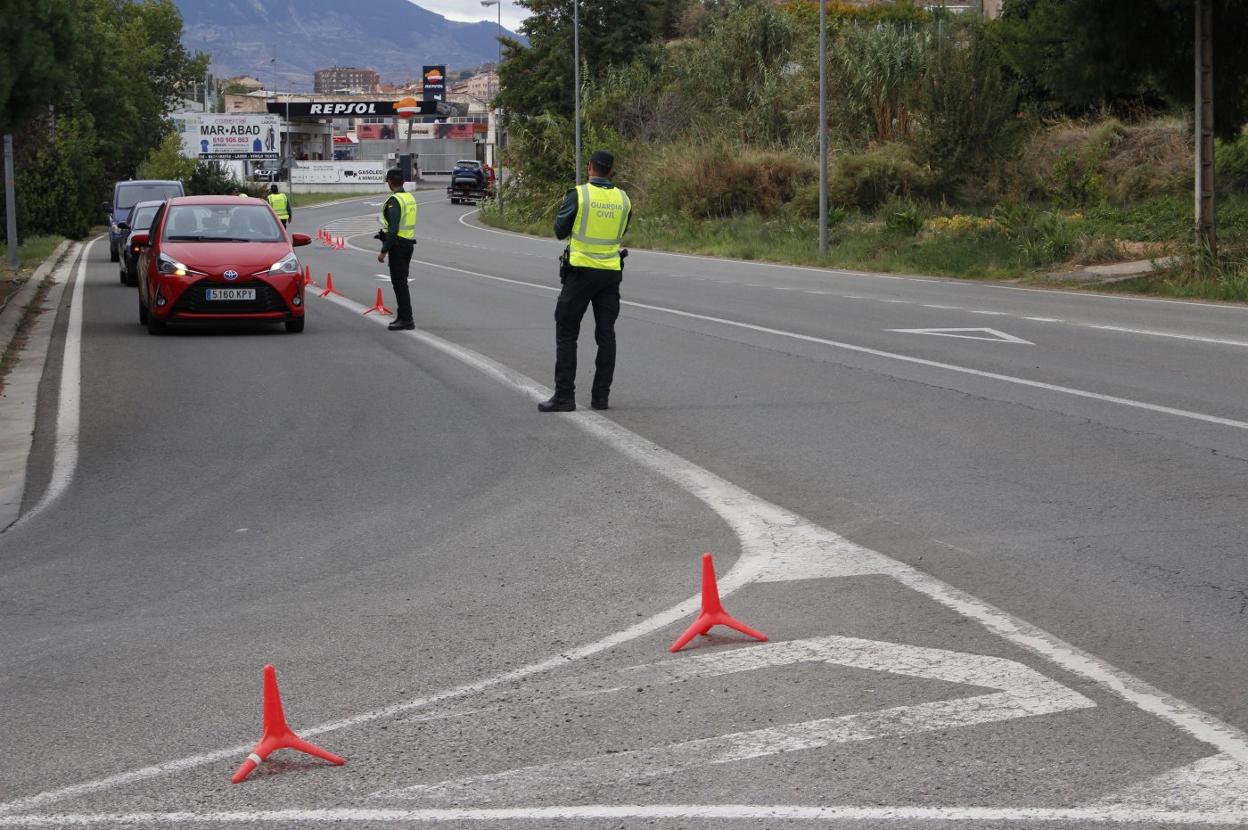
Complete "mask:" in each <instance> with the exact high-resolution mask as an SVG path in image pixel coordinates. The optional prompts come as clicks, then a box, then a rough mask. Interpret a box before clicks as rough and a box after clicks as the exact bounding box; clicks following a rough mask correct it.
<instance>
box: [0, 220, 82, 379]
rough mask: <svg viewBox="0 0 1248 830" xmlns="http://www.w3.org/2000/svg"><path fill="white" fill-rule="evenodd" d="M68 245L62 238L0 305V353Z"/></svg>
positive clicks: (7, 347)
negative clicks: (6, 300) (15, 291)
mask: <svg viewBox="0 0 1248 830" xmlns="http://www.w3.org/2000/svg"><path fill="white" fill-rule="evenodd" d="M69 245H70V242H69V240H68V239H65V240H62V241H61V244H60V245H57V246H56V250H54V251H52V253H50V254H48V258H47V259H45V260H44V261H43V263H42V264H41V265H40V266H39V267H38V268H36V269H35V273H34V274H32V275H31V276H30V279H28V280H26V282H25V284H23V285H22V287H21V288H19V289H18V290H17V293H16V294H14V295H13V296H11V297H9V300H8V302H6V303H5V304H4V305H3V306H0V354H4V353H5V352H6V351H8V349H9V345H10V344H11V343H12V342H13V336H14V335H16V334H17V327H18V324H20V323H21V322H22V315H23V313H24V312H25V310H26V306H28V305H30V301H31V299H32V298H33V297H34V296H35V292H36V291H38V290H39V284H40V283H41V282H43V281H44V279H45V278H46V277H47V276H48V273H49V272H50V271H51V270H52V269H53V268H54V267H56V264H57V263H58V262H60V261H61V257H62V256H64V254H65V249H66V248H68V247H69ZM10 309H12V311H10Z"/></svg>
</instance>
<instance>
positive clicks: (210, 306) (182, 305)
mask: <svg viewBox="0 0 1248 830" xmlns="http://www.w3.org/2000/svg"><path fill="white" fill-rule="evenodd" d="M207 288H254V289H256V299H254V300H208V299H205V298H204V290H205V289H207ZM266 311H289V309H288V308H287V307H286V303H285V301H284V300H282V296H281V295H280V294H278V293H277V289H275V288H274V287H273V286H271V285H269V284H268V283H267V282H258V281H257V282H228V283H223V282H211V281H209V280H200V281H199V282H197V283H195V284H194V285H192V286H191V287H190V288H188V289H186V290H185V291H183V292H182V296H181V297H178V302H177V304H176V305H174V307H173V313H174V314H179V313H181V314H261V313H264V312H266Z"/></svg>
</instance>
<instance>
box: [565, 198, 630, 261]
mask: <svg viewBox="0 0 1248 830" xmlns="http://www.w3.org/2000/svg"><path fill="white" fill-rule="evenodd" d="M632 209H633V206H632V203H631V202H630V201H629V200H628V194H627V193H625V192H624V191H623V190H621V189H620V188H618V187H599V186H598V185H596V184H583V185H580V186H579V187H577V188H576V216H575V217H574V218H573V220H572V240H571V241H570V242H569V243H568V248H569V250H570V255H569V258H568V263H569V264H570V265H572V266H574V267H577V268H601V269H602V270H604V271H619V270H620V240H621V239H623V237H624V229H625V228H626V227H628V215H629V213H630V212H631V211H632Z"/></svg>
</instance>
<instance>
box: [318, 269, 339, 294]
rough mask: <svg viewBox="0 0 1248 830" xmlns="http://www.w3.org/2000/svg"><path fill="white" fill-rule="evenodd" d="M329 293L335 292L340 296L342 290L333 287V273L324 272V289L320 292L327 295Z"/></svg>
mask: <svg viewBox="0 0 1248 830" xmlns="http://www.w3.org/2000/svg"><path fill="white" fill-rule="evenodd" d="M330 294H337V295H338V296H339V297H341V296H342V292H341V291H338V290H336V289H335V288H334V275H333V274H330V273H326V274H325V290H324V291H322V292H321V296H322V297H328V296H329V295H330Z"/></svg>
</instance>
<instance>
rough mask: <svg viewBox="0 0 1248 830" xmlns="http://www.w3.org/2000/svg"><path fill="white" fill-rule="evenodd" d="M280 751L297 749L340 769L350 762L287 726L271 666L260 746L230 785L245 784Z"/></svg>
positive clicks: (266, 675)
mask: <svg viewBox="0 0 1248 830" xmlns="http://www.w3.org/2000/svg"><path fill="white" fill-rule="evenodd" d="M279 749H296V750H298V751H300V752H306V753H307V754H308V755H312V756H315V757H317V758H320V759H322V760H324V761H329V762H330V763H331V764H336V765H338V766H342V765H343V764H345V763H346V762H347V761H346V759H345V758H340V757H338V756H337V755H335V754H334V753H332V752H328V751H326V750H324V749H321V748H320V747H319V746H317V745H316V744H312V743H308V742H307V741H305V740H304V739H303V738H300V737H299V736H298V735H296V734H295V733H294V732H293V731H291V728H290V727H289V726H287V725H286V713H285V712H283V711H282V695H281V693H280V692H278V690H277V672H276V671H274V669H273V666H271V665H269V666H265V667H264V723H263V730H262V731H261V733H260V743H258V744H256V748H255V749H253V750H252V751H251V754H250V755H248V756H247V760H246V761H243V763H242V765H241V766H239V768H238V770H237V771H236V772H235V773H234V777H233V778H231V779H230V783H231V784H239V783H242V781H243V780H244V779H245V778H247V776H249V775H251V771H252V770H254V769H255V768H256V767H258V766H260V763H261V762H262V761H264V760H265V759H267V758H268V757H269V756H270V755H271V754H273V753H274V752H275V751H277V750H279Z"/></svg>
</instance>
